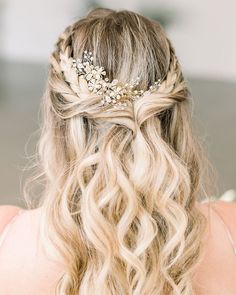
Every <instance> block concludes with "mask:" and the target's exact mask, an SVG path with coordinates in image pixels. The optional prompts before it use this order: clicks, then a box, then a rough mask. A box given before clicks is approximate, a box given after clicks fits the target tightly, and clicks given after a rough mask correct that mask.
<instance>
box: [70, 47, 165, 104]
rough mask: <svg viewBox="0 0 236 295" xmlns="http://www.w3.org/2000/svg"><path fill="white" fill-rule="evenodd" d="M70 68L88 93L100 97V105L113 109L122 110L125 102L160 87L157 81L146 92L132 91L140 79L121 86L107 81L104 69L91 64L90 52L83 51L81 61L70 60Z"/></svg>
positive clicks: (118, 83)
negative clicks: (84, 83) (80, 77)
mask: <svg viewBox="0 0 236 295" xmlns="http://www.w3.org/2000/svg"><path fill="white" fill-rule="evenodd" d="M72 67H73V68H74V69H75V70H76V73H77V75H78V76H82V77H83V78H84V79H85V80H86V81H87V85H88V89H89V91H91V92H92V93H96V94H98V95H101V97H102V98H101V105H102V106H107V105H112V106H113V107H114V108H121V109H124V108H125V107H126V106H127V100H135V99H137V98H139V97H141V96H143V95H144V94H147V93H151V92H153V91H156V90H157V89H158V88H159V87H160V85H161V79H158V80H157V81H156V82H155V83H154V85H151V86H150V87H149V89H148V90H146V91H144V90H134V88H135V86H137V85H139V83H140V78H139V77H137V78H136V79H135V80H134V81H132V82H131V83H126V84H122V83H120V82H119V81H118V80H117V79H113V80H112V81H109V79H108V78H107V77H106V71H105V69H104V67H99V66H95V65H94V64H93V56H92V52H88V51H87V50H85V51H84V52H83V56H82V59H80V58H78V59H72Z"/></svg>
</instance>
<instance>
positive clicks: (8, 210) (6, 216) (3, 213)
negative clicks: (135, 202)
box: [0, 205, 23, 233]
mask: <svg viewBox="0 0 236 295" xmlns="http://www.w3.org/2000/svg"><path fill="white" fill-rule="evenodd" d="M20 210H23V208H21V207H18V206H14V205H1V206H0V233H1V232H2V231H3V229H4V228H5V227H6V225H7V224H8V223H9V222H10V221H11V219H12V218H13V217H14V216H15V215H16V214H17V213H18V212H19V211H20Z"/></svg>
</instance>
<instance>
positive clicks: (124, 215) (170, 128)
mask: <svg viewBox="0 0 236 295" xmlns="http://www.w3.org/2000/svg"><path fill="white" fill-rule="evenodd" d="M84 50H89V51H91V52H92V53H93V56H94V64H97V65H99V66H101V65H102V66H103V67H104V68H105V70H106V72H107V75H108V77H109V79H111V80H112V79H118V80H119V81H122V82H123V83H129V82H130V81H131V80H132V79H135V78H136V77H137V76H138V77H140V84H139V85H138V86H137V89H148V87H150V85H152V84H153V83H154V82H155V81H156V80H157V79H158V78H160V77H165V79H164V80H163V82H162V83H161V86H160V87H159V89H158V90H157V91H156V92H153V93H151V94H149V95H144V96H142V97H140V98H139V99H137V100H135V101H134V102H132V103H131V102H130V103H129V104H128V107H127V108H125V109H112V108H109V107H108V108H104V107H101V106H99V102H100V100H101V97H99V95H97V94H94V93H92V92H89V91H88V89H87V88H86V87H85V85H80V84H79V83H77V82H78V81H77V80H75V79H76V78H75V77H74V76H72V75H71V76H70V73H69V72H68V73H67V74H66V75H65V73H64V72H63V71H62V69H61V67H60V61H61V59H62V58H63V56H64V55H65V54H69V55H70V56H71V57H73V58H75V59H76V58H81V56H82V53H83V52H84ZM42 112H43V126H42V134H41V138H40V141H39V145H38V154H39V167H40V168H41V173H40V175H39V177H41V176H43V177H44V179H45V189H44V191H43V195H42V197H41V199H40V205H41V206H42V222H41V237H42V240H43V243H44V245H45V249H46V250H47V251H48V254H49V255H53V253H54V254H57V257H58V258H60V259H61V260H62V261H63V263H64V265H65V272H64V274H63V275H62V276H61V278H60V280H59V281H58V282H57V287H56V290H55V294H60V295H64V294H70V295H74V294H80V295H94V294H96V295H111V294H113V295H126V294H127V295H130V294H132V295H167V294H173V295H177V294H178V295H179V294H184V295H190V294H191V295H193V294H195V293H194V288H193V284H192V276H193V273H194V270H195V268H196V265H197V263H198V261H199V260H200V257H201V255H200V254H201V251H200V250H201V241H202V237H203V234H204V229H205V225H206V223H205V222H206V220H205V217H204V215H203V214H202V213H201V212H200V210H199V209H198V208H197V206H196V202H197V201H198V200H199V199H200V198H201V197H203V194H205V191H206V187H205V185H204V184H203V180H204V176H203V171H205V170H206V169H205V168H204V169H203V161H204V165H206V159H205V158H204V153H203V151H202V148H201V146H200V144H199V140H196V138H195V136H194V135H193V131H192V126H191V114H192V113H191V94H190V90H189V88H188V85H187V82H186V80H185V79H184V77H183V74H182V71H181V67H180V64H179V62H178V59H177V57H176V54H175V51H174V48H173V47H172V45H171V42H170V40H169V39H168V38H167V37H166V35H165V33H164V31H163V29H162V28H161V26H160V25H159V24H158V23H157V22H154V21H152V20H149V19H147V18H145V17H143V16H141V15H139V14H137V13H134V12H131V11H127V10H122V11H114V10H110V9H95V10H93V11H90V12H89V13H88V15H87V16H86V17H85V18H83V19H80V20H78V21H76V22H75V23H74V24H72V25H71V26H69V27H68V28H66V29H65V31H64V32H63V33H62V34H61V35H60V36H59V39H58V41H57V43H56V44H55V50H54V51H53V53H52V54H51V56H50V62H49V73H48V83H47V87H46V91H45V95H44V97H43V104H42Z"/></svg>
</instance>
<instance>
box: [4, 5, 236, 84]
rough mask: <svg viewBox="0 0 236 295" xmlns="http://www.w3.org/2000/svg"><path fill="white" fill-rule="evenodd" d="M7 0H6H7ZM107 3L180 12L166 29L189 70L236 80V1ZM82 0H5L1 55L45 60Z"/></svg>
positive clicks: (81, 7)
mask: <svg viewBox="0 0 236 295" xmlns="http://www.w3.org/2000/svg"><path fill="white" fill-rule="evenodd" d="M2 1H3V0H2ZM101 2H102V3H103V5H104V6H107V7H112V8H115V9H119V8H126V9H134V10H136V11H138V9H140V8H141V7H142V6H144V5H145V7H146V8H147V7H149V6H150V7H151V5H152V6H153V5H154V3H155V7H156V8H155V9H156V10H157V11H158V9H161V10H162V9H163V8H165V9H167V10H168V9H169V10H171V11H173V10H174V11H176V13H177V21H176V23H174V24H173V25H172V26H170V27H169V28H168V29H167V34H168V36H169V37H170V39H171V40H172V42H173V45H174V46H175V48H176V51H177V55H178V56H179V58H180V60H181V62H182V65H183V68H184V70H185V71H186V72H187V73H188V74H191V75H193V76H204V77H208V78H216V79H229V80H233V81H236V54H235V53H236V32H235V31H236V17H235V11H236V2H235V1H234V0H225V1H215V0H205V1H196V0H145V3H144V2H143V1H142V0H129V2H127V0H119V1H111V0H103V1H101ZM85 4H86V2H85V1H83V0H60V1H59V0H50V1H49V0H41V1H32V0H21V1H19V0H6V1H5V2H4V6H3V7H2V8H1V14H0V17H1V18H2V20H1V32H2V34H3V35H2V36H1V39H0V40H1V43H2V44H1V46H0V55H1V56H2V57H4V58H7V59H16V60H27V61H34V62H35V61H38V62H42V61H43V62H45V61H46V60H47V58H48V55H49V54H50V51H51V50H52V47H53V44H54V42H55V41H56V38H57V36H58V34H59V33H60V32H61V31H62V30H63V29H64V27H65V26H66V25H68V24H69V23H70V22H71V21H73V20H75V19H76V17H77V16H81V15H82V14H83V13H84V10H85V6H86V5H85Z"/></svg>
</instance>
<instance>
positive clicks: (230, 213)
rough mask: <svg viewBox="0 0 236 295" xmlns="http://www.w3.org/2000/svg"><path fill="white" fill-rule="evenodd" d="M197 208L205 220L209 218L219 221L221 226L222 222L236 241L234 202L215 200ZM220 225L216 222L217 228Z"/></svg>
mask: <svg viewBox="0 0 236 295" xmlns="http://www.w3.org/2000/svg"><path fill="white" fill-rule="evenodd" d="M199 208H200V210H201V211H202V213H203V214H204V215H206V216H207V218H209V216H211V218H212V219H218V220H219V221H220V220H221V222H220V223H221V225H222V221H223V222H224V223H225V226H227V227H228V228H229V230H230V232H231V234H232V235H233V236H234V238H235V241H236V202H229V201H223V200H217V201H214V202H207V203H202V204H200V205H199ZM220 223H219V222H217V224H218V226H220Z"/></svg>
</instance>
